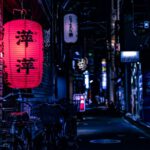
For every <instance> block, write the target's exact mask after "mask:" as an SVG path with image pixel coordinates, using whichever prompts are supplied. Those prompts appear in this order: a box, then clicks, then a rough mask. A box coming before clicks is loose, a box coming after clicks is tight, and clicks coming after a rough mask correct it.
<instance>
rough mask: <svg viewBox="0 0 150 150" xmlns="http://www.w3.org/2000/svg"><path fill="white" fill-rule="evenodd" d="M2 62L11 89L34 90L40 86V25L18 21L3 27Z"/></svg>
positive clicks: (41, 71) (41, 41)
mask: <svg viewBox="0 0 150 150" xmlns="http://www.w3.org/2000/svg"><path fill="white" fill-rule="evenodd" d="M4 62H5V66H6V68H5V72H6V73H7V80H8V83H10V85H9V86H10V87H11V88H22V89H25V88H34V87H37V86H38V85H39V84H40V82H41V79H42V73H43V34H42V27H41V25H40V24H38V23H37V22H35V21H31V20H26V19H19V20H13V21H10V22H7V23H6V24H5V25H4Z"/></svg>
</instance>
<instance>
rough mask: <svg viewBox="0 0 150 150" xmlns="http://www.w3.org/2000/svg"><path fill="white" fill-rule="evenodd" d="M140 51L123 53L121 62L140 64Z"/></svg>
mask: <svg viewBox="0 0 150 150" xmlns="http://www.w3.org/2000/svg"><path fill="white" fill-rule="evenodd" d="M138 61H139V51H122V52H121V62H138Z"/></svg>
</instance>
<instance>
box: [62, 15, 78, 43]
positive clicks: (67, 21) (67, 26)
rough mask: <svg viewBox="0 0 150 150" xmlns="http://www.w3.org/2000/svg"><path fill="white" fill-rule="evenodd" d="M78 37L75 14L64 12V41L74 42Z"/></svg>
mask: <svg viewBox="0 0 150 150" xmlns="http://www.w3.org/2000/svg"><path fill="white" fill-rule="evenodd" d="M77 39H78V20H77V16H76V15H75V14H71V13H70V14H66V15H65V16H64V41H65V42H66V43H75V42H77Z"/></svg>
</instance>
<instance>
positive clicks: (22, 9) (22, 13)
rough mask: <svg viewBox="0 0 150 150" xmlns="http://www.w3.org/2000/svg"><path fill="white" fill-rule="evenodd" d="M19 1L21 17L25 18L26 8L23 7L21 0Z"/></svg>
mask: <svg viewBox="0 0 150 150" xmlns="http://www.w3.org/2000/svg"><path fill="white" fill-rule="evenodd" d="M20 3H21V18H25V15H26V14H27V10H26V9H24V5H23V0H20Z"/></svg>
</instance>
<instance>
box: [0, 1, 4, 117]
mask: <svg viewBox="0 0 150 150" xmlns="http://www.w3.org/2000/svg"><path fill="white" fill-rule="evenodd" d="M2 40H3V0H1V1H0V120H1V119H2V96H3V43H2Z"/></svg>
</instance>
